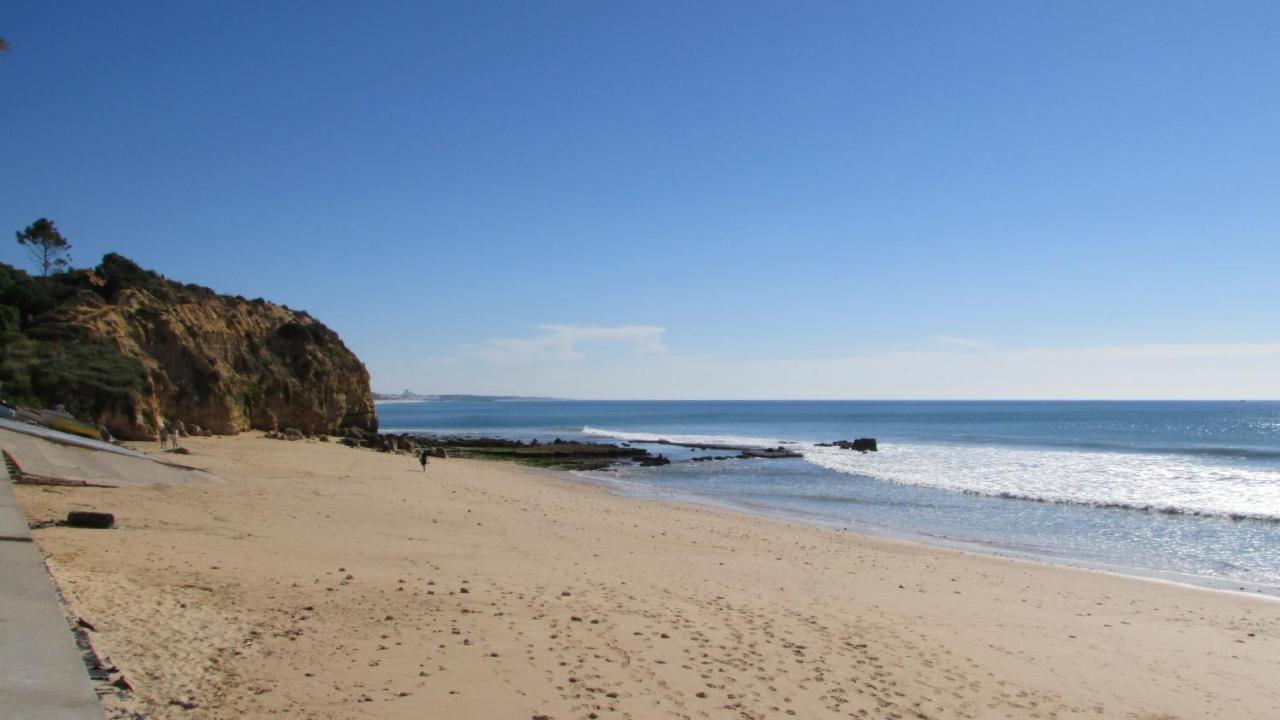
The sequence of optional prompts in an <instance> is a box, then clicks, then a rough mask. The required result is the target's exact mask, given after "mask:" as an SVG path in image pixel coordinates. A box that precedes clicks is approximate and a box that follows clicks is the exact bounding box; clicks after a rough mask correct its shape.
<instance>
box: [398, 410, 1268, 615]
mask: <svg viewBox="0 0 1280 720" xmlns="http://www.w3.org/2000/svg"><path fill="white" fill-rule="evenodd" d="M378 415H379V420H380V423H381V426H382V428H383V430H384V431H386V432H413V433H430V434H436V433H438V434H461V435H485V436H497V437H506V438H514V439H524V440H528V439H532V438H537V439H539V440H540V441H548V440H552V439H554V438H557V437H559V438H562V439H565V440H592V441H602V442H621V441H630V442H632V443H633V444H634V445H637V446H640V447H646V448H648V449H649V450H650V451H651V452H653V453H655V454H658V453H660V454H664V455H666V456H667V457H669V458H671V460H672V464H670V465H666V466H661V467H648V468H641V467H630V466H628V467H621V468H618V469H616V470H614V471H609V472H592V473H577V474H578V475H580V476H581V477H582V478H583V479H585V480H590V481H592V482H597V483H602V484H605V485H607V486H608V487H610V488H612V489H613V490H614V491H616V492H620V493H625V494H628V495H632V496H636V497H641V498H653V499H673V500H681V501H689V502H699V503H706V504H713V505H717V506H722V507H730V508H735V509H740V510H746V511H749V512H755V513H762V514H768V515H772V516H776V517H782V518H785V519H788V520H792V521H798V522H808V523H813V524H818V525H824V526H829V527H836V528H847V529H849V530H854V531H858V532H865V533H872V534H879V535H887V536H891V537H899V538H906V539H913V540H919V541H924V542H928V543H936V544H941V545H946V546H949V547H959V548H962V549H970V550H976V551H980V552H985V553H990V554H996V555H1006V556H1014V557H1023V558H1032V559H1040V560H1049V561H1053V562H1058V563H1063V564H1070V565H1078V566H1085V567H1091V568H1096V569H1104V570H1111V571H1116V572H1121V573H1126V574H1138V575H1146V576H1154V577H1160V578H1165V579H1170V580H1175V581H1181V582H1190V583H1195V584H1200V585H1207V586H1211V587H1220V588H1227V589H1232V590H1245V591H1248V592H1262V593H1266V594H1271V595H1280V402H1049V401H1045V402H1013V401H1010V402H910V401H902V402H877V401H849V402H845V401H830V402H817V401H754V402H743V401H509V402H484V401H474V402H472V401H458V402H421V403H388V404H382V405H379V406H378ZM858 437H874V438H876V439H877V441H878V443H879V447H880V450H879V452H875V453H857V452H853V451H849V450H842V449H839V448H833V447H820V446H819V445H818V443H822V442H830V441H833V440H846V439H847V440H852V439H854V438H858ZM659 439H666V440H670V441H675V442H706V443H731V444H740V445H752V446H759V447H775V446H778V445H779V444H784V443H785V444H787V446H788V447H789V448H790V449H792V450H795V451H797V452H800V453H801V454H802V455H803V457H800V458H787V459H755V460H745V459H732V460H718V461H713V462H689V460H690V459H691V458H693V457H696V456H700V455H724V454H725V453H724V452H717V451H697V450H691V449H686V448H681V447H675V446H671V445H658V444H646V443H652V442H653V441H656V440H659Z"/></svg>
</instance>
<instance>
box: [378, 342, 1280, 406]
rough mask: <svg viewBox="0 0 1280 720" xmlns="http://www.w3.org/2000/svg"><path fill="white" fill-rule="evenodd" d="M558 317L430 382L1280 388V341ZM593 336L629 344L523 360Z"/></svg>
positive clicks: (1089, 394) (675, 390)
mask: <svg viewBox="0 0 1280 720" xmlns="http://www.w3.org/2000/svg"><path fill="white" fill-rule="evenodd" d="M556 327H558V328H560V329H559V330H546V331H545V334H544V335H542V336H539V337H535V338H529V339H515V342H514V344H513V343H510V342H506V341H497V342H494V343H492V344H485V345H484V346H482V347H481V348H479V349H480V350H481V351H482V352H485V353H489V354H490V355H489V357H490V359H492V360H494V361H495V362H504V363H506V364H507V367H505V368H504V369H503V370H502V371H501V372H495V370H494V368H493V367H492V366H486V365H485V364H484V363H477V362H468V363H452V364H448V365H437V366H436V367H435V368H434V369H433V370H432V372H431V374H430V375H429V378H430V381H431V382H430V384H431V385H432V386H433V387H442V388H446V389H447V391H449V392H476V393H493V394H514V395H552V396H557V397H575V398H672V399H680V398H758V399H842V398H847V399H853V398H883V399H973V398H993V399H995V398H1000V399H1018V398H1023V399H1031V398H1044V399H1050V398H1061V399H1070V398H1091V399H1105V398H1115V399H1144V398H1145V399H1195V398H1203V399H1214V398H1217V399H1222V398H1249V399H1268V398H1270V399H1276V398H1280V371H1278V370H1280V342H1261V343H1183V344H1173V343H1168V344H1133V345H1092V346H1075V347H1070V346H1035V347H1023V348H1008V347H999V348H988V349H986V350H985V351H983V352H974V351H973V350H972V349H969V348H966V347H962V346H959V345H957V346H956V347H953V348H945V349H941V348H940V349H936V350H916V351H883V352H869V353H864V354H860V355H838V356H835V355H832V356H809V357H775V358H728V357H717V356H712V355H675V354H670V353H662V352H644V351H643V350H642V348H645V347H646V346H648V345H650V344H653V345H654V346H655V347H661V337H662V333H661V332H658V331H659V330H661V329H660V328H657V329H650V331H648V332H643V331H637V330H629V331H622V330H619V329H616V328H615V329H604V328H596V329H586V328H577V327H572V326H569V327H565V326H556ZM600 330H609V332H604V333H600V332H599V331H600ZM591 336H596V337H600V336H603V337H606V338H608V342H615V343H616V342H622V343H623V344H624V345H623V347H624V349H626V350H627V352H625V353H622V354H619V353H616V352H615V353H612V354H611V355H609V356H607V357H605V356H601V357H590V358H584V359H582V360H581V361H578V362H542V363H533V362H524V363H523V364H520V365H517V364H516V362H517V360H516V358H519V357H522V353H523V354H524V355H523V357H528V356H529V355H533V356H534V357H548V356H549V357H553V358H559V359H563V358H564V357H565V356H566V355H565V354H566V353H568V354H569V355H568V356H569V357H578V358H582V356H583V351H582V349H581V348H579V347H578V345H579V344H583V343H586V342H588V341H587V340H585V339H583V338H587V337H591ZM584 347H585V345H584ZM538 353H546V354H544V355H538ZM471 357H472V358H474V357H475V355H472V356H471ZM420 372H421V368H418V369H417V370H415V371H414V375H413V376H412V377H405V378H404V379H402V380H394V381H392V380H389V381H387V383H388V384H389V385H392V386H406V387H409V386H414V387H416V386H417V385H422V384H424V383H423V382H421V379H422V375H419V374H418V373H420ZM380 380H381V379H380Z"/></svg>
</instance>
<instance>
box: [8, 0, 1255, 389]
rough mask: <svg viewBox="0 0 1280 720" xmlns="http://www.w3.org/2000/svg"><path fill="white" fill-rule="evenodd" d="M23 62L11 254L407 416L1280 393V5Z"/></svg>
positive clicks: (362, 39) (582, 6) (273, 16)
mask: <svg viewBox="0 0 1280 720" xmlns="http://www.w3.org/2000/svg"><path fill="white" fill-rule="evenodd" d="M0 37H4V38H6V39H7V40H8V42H9V44H10V47H11V51H10V53H9V54H8V56H7V57H5V58H3V59H2V60H0V97H2V98H4V99H5V103H4V104H5V107H6V112H4V113H0V152H2V155H3V158H4V168H5V170H4V172H3V173H0V226H2V227H3V229H4V230H5V232H11V231H13V230H17V229H20V228H22V227H25V226H26V225H27V224H28V223H30V222H31V221H32V220H34V219H36V218H37V217H41V216H47V217H50V218H52V219H54V220H55V221H56V222H57V223H58V225H59V227H60V228H61V229H62V231H63V232H64V234H66V235H67V236H68V237H69V238H70V240H71V242H72V244H73V246H74V259H75V260H76V261H77V262H78V263H79V264H86V265H87V264H94V263H96V262H97V259H98V258H99V257H100V256H101V255H102V254H103V253H104V252H107V251H117V252H120V253H123V254H125V255H127V256H129V257H131V258H133V259H135V260H137V261H138V262H140V263H142V264H143V265H146V266H148V267H152V268H155V269H157V270H158V271H160V272H162V273H164V274H165V275H168V276H169V277H173V278H176V279H181V280H183V281H186V282H196V283H200V284H204V285H208V286H211V287H213V288H215V289H217V290H220V291H223V292H228V293H235V294H241V295H245V296H248V297H257V296H263V297H266V298H268V299H270V300H274V301H276V302H281V303H285V304H288V305H289V306H291V307H296V308H304V309H306V310H308V311H309V312H311V313H312V314H313V315H315V316H316V317H318V318H320V319H321V320H323V321H324V322H325V323H326V324H328V325H330V326H331V327H333V328H334V329H336V330H337V331H338V332H339V333H340V334H341V335H342V337H343V338H344V340H345V341H346V342H347V344H348V345H349V346H350V347H351V348H352V349H353V350H355V351H356V353H357V354H358V355H360V357H361V358H362V359H364V360H365V362H366V364H367V365H368V366H369V369H370V372H371V374H372V376H373V384H374V387H375V389H380V390H397V391H398V390H400V389H403V388H405V387H410V388H414V389H417V390H420V391H425V392H476V393H488V392H492V393H518V394H550V395H559V396H569V397H617V398H632V397H653V398H681V397H706V398H766V397H830V398H860V397H868V398H886V397H934V398H941V397H962V398H964V397H1045V398H1057V397H1126V398H1127V397H1170V398H1189V397H1271V398H1274V397H1280V327H1278V324H1277V322H1276V319H1275V318H1276V315H1277V309H1280V282H1278V281H1277V275H1278V271H1280V242H1278V240H1280V132H1277V131H1276V128H1280V92H1277V91H1276V88H1277V87H1280V5H1278V4H1276V3H1273V2H1258V3H1249V2H1233V3H1224V4H1215V3H1199V2H1197V3H1191V2H1123V3H1117V2H1060V3H1050V2H996V3H981V2H977V3H941V2H936V3H912V2H900V3H899V2H895V3H883V2H841V3H818V2H812V3H811V2H804V3H773V4H765V3H729V2H723V3H719V2H709V3H662V2H645V3H622V2H616V3H609V2H582V1H579V2H512V3H441V4H427V3H417V2H412V3H409V2H406V3H366V4H354V3H337V2H333V3H322V2H297V3H288V2H271V3H250V2H221V3H207V4H203V5H201V4H196V3H159V2H157V3H145V2H128V3H117V4H104V3H87V2H85V3H60V2H20V1H19V2H15V3H11V4H10V5H8V6H7V8H6V10H5V12H4V13H3V14H2V15H0ZM0 260H2V261H5V262H9V263H15V264H18V263H23V262H25V259H24V257H23V255H22V254H21V248H19V247H18V246H17V244H16V243H12V242H3V243H0Z"/></svg>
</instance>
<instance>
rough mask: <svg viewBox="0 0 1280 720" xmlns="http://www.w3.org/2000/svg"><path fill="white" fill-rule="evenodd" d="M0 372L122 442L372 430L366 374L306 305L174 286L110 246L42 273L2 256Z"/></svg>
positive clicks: (30, 394)
mask: <svg viewBox="0 0 1280 720" xmlns="http://www.w3.org/2000/svg"><path fill="white" fill-rule="evenodd" d="M0 333H2V334H3V335H2V338H3V342H4V347H3V348H2V349H0V380H2V381H3V383H4V385H3V392H4V394H5V395H6V396H9V397H12V398H14V399H16V400H18V401H36V402H42V403H44V404H48V405H52V404H55V403H62V404H65V405H66V406H67V408H68V410H70V411H71V412H72V413H73V414H76V415H77V416H80V417H86V418H88V419H92V420H93V421H95V422H100V423H103V424H105V425H106V426H107V427H108V428H109V429H110V430H111V432H112V433H113V434H115V435H116V436H118V437H124V438H149V437H153V436H154V435H155V432H156V430H157V428H159V427H162V426H164V425H165V424H170V423H177V422H181V423H184V424H185V425H187V426H188V427H190V426H192V425H198V426H200V427H201V428H205V429H208V430H210V431H212V432H214V433H219V434H232V433H237V432H240V431H243V430H248V429H251V428H253V429H260V430H275V429H283V428H297V429H298V430H301V431H302V432H304V433H331V432H335V431H337V430H338V429H339V428H345V427H358V428H361V429H363V430H369V431H376V430H377V424H378V420H377V415H376V414H375V412H374V405H373V399H372V395H371V394H370V391H369V373H368V371H367V370H365V367H364V365H363V364H362V363H361V362H360V360H359V359H358V358H357V357H356V356H355V355H354V354H353V353H352V352H351V351H350V350H348V349H347V347H346V346H345V345H344V344H343V343H342V340H341V339H340V338H339V337H338V335H337V333H335V332H333V331H332V330H330V329H329V328H327V327H325V326H324V325H323V324H321V323H320V322H319V321H317V320H316V319H314V318H312V317H311V316H310V315H308V314H307V313H305V312H301V311H296V310H291V309H289V308H287V307H283V306H280V305H275V304H273V303H269V302H266V301H264V300H261V299H257V300H246V299H244V298H241V297H230V296H226V295H220V294H218V293H215V292H214V291H212V290H210V289H208V288H203V287H199V286H196V285H183V284H180V283H176V282H173V281H170V280H167V279H165V278H163V277H161V276H159V275H157V274H155V273H153V272H150V271H147V270H144V269H142V268H140V267H138V266H137V265H136V264H134V263H133V262H131V261H129V260H128V259H126V258H124V257H121V256H119V255H115V254H110V255H107V256H106V257H104V258H103V260H102V264H100V265H99V266H98V267H97V268H94V269H93V270H77V271H73V272H69V273H63V274H61V275H58V276H56V277H53V278H50V280H49V281H48V282H44V281H40V280H37V279H34V278H29V277H27V276H26V274H25V273H22V272H21V271H19V270H14V269H13V268H10V267H8V266H0Z"/></svg>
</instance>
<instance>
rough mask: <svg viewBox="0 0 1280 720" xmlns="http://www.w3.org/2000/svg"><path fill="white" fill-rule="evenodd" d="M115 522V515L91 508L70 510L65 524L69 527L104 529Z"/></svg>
mask: <svg viewBox="0 0 1280 720" xmlns="http://www.w3.org/2000/svg"><path fill="white" fill-rule="evenodd" d="M115 524H116V516H115V515H112V514H111V513H105V512H94V511H92V510H72V511H71V512H69V513H67V525H69V526H71V527H78V528H92V529H95V530H106V529H107V528H109V527H111V526H112V525H115Z"/></svg>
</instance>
